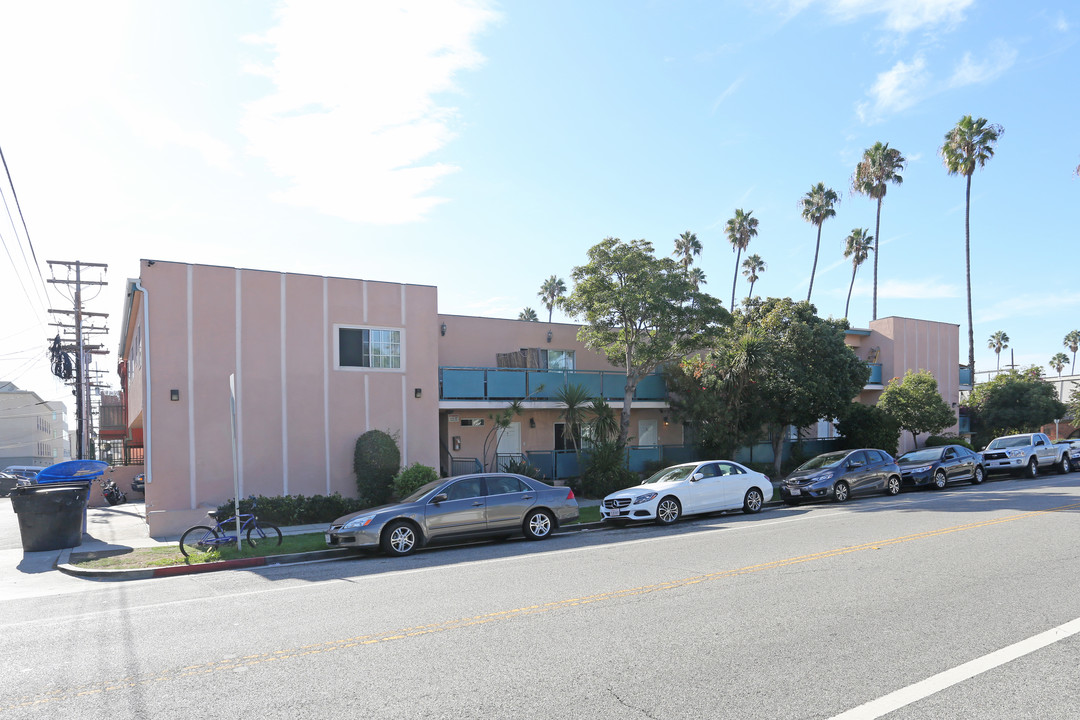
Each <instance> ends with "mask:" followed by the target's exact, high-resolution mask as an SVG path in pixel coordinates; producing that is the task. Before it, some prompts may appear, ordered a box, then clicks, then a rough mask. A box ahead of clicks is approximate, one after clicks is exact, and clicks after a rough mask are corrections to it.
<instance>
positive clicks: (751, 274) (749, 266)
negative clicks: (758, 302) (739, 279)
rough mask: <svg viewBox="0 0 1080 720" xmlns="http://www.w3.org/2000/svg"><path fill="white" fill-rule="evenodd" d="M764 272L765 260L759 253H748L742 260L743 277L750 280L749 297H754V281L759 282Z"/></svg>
mask: <svg viewBox="0 0 1080 720" xmlns="http://www.w3.org/2000/svg"><path fill="white" fill-rule="evenodd" d="M763 272H765V261H764V260H762V259H761V256H760V255H758V254H757V253H754V254H753V255H747V256H746V258H745V259H744V260H743V261H742V274H743V277H745V278H746V279H747V280H749V281H750V294H749V295H748V297H754V283H756V282H757V280H758V278H759V277H760V276H761V273H763Z"/></svg>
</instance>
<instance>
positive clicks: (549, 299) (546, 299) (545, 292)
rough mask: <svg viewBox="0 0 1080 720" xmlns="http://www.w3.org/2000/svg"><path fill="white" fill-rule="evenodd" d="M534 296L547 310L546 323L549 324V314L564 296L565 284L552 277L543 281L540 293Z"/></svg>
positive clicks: (561, 280) (559, 278)
mask: <svg viewBox="0 0 1080 720" xmlns="http://www.w3.org/2000/svg"><path fill="white" fill-rule="evenodd" d="M536 295H537V297H539V298H540V300H541V301H542V302H543V305H544V307H546V308H547V311H548V322H551V314H552V312H553V311H554V310H555V306H556V305H558V304H559V303H560V301H561V300H562V298H563V296H564V295H566V283H565V282H563V279H562V278H561V277H556V276H555V275H552V276H551V277H549V278H548V279H547V280H545V281H544V283H543V284H542V285H541V286H540V292H538V293H536Z"/></svg>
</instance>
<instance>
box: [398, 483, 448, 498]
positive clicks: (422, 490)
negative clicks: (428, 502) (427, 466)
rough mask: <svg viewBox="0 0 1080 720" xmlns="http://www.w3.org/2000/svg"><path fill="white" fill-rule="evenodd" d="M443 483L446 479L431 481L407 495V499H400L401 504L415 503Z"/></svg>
mask: <svg viewBox="0 0 1080 720" xmlns="http://www.w3.org/2000/svg"><path fill="white" fill-rule="evenodd" d="M444 482H446V478H442V479H440V480H432V481H431V482H429V483H427V484H426V485H421V486H420V487H418V488H417V489H416V491H415V492H413V494H412V495H409V496H408V497H405V498H402V499H401V502H403V503H410V502H416V501H417V500H419V499H420V498H422V497H424V496H425V495H427V494H428V493H429V492H431V491H432V490H434V489H435V488H437V487H438V486H439V485H442V484H443V483H444Z"/></svg>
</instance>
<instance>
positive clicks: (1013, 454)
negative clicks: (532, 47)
mask: <svg viewBox="0 0 1080 720" xmlns="http://www.w3.org/2000/svg"><path fill="white" fill-rule="evenodd" d="M1008 455H1009V457H1023V456H1024V451H1023V450H1009V452H1008Z"/></svg>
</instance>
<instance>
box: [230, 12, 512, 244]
mask: <svg viewBox="0 0 1080 720" xmlns="http://www.w3.org/2000/svg"><path fill="white" fill-rule="evenodd" d="M496 18H497V15H496V13H494V12H493V11H490V10H489V9H487V8H486V7H485V6H484V5H482V4H479V3H476V2H470V1H469V0H458V1H457V2H447V1H446V0H429V2H421V3H404V2H378V3H353V2H340V3H310V2H303V1H302V0H289V1H288V2H286V3H285V4H284V6H283V7H282V8H281V10H280V11H279V12H278V13H277V19H278V24H277V25H276V26H275V27H274V28H272V29H271V30H269V31H268V32H267V33H266V34H265V35H264V36H262V37H261V38H258V39H256V40H254V42H259V43H262V44H264V45H265V46H266V47H267V48H268V49H269V50H270V51H271V52H272V54H273V60H272V63H271V64H270V65H269V66H267V67H263V68H253V71H254V72H255V73H257V74H261V75H265V76H266V77H268V78H270V79H271V80H272V81H273V84H274V91H273V92H272V93H271V94H270V95H268V96H266V97H264V98H262V99H260V100H258V101H256V102H253V103H251V104H249V105H248V106H247V107H246V115H245V117H244V120H243V122H242V127H241V129H242V131H243V132H244V134H245V135H246V136H247V138H248V141H249V145H248V150H249V152H250V153H251V154H253V155H255V156H257V157H260V158H263V159H264V160H265V161H266V163H267V165H268V166H269V168H270V170H271V171H272V172H273V173H274V174H275V175H277V176H279V177H281V178H284V179H285V180H286V181H287V182H288V188H287V189H285V190H283V191H281V192H280V193H278V195H277V196H276V199H279V200H281V201H283V202H287V203H290V204H293V205H299V206H304V207H311V208H314V209H316V210H318V211H319V212H322V213H325V214H327V215H332V216H336V217H341V218H344V219H346V220H352V221H356V222H369V223H377V224H394V223H407V222H414V221H417V220H420V219H422V218H423V217H424V216H425V214H426V213H428V212H429V211H430V210H431V209H432V208H433V207H434V206H436V205H437V204H439V203H440V202H442V201H443V200H442V199H441V198H438V197H435V196H432V195H429V194H428V193H429V191H430V190H431V189H432V188H433V187H434V186H435V184H436V183H437V182H438V181H439V180H440V179H441V178H443V177H445V176H446V175H447V174H449V173H452V172H454V171H456V170H457V168H456V167H454V166H452V165H449V164H446V163H441V162H432V161H429V160H427V158H429V157H430V156H431V155H432V154H433V153H435V152H436V151H438V150H439V149H441V148H442V147H444V146H445V145H446V144H447V143H448V142H449V141H450V140H451V139H452V138H453V137H454V131H453V129H452V125H453V122H454V121H455V119H456V117H457V114H456V111H455V109H454V108H452V107H448V106H445V105H440V104H439V103H438V102H437V101H436V96H437V95H439V94H441V93H446V92H453V91H455V90H456V89H457V88H456V86H455V84H454V76H455V75H456V74H457V73H458V72H460V71H462V70H470V69H475V68H477V67H479V66H480V65H481V64H482V63H483V60H484V59H483V57H482V56H481V55H480V54H479V53H478V52H477V51H476V49H475V48H474V47H473V43H474V40H475V37H476V35H478V34H479V33H480V32H482V31H483V30H484V29H485V28H486V27H487V26H488V25H490V24H491V23H492V22H494V21H495V20H496Z"/></svg>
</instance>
